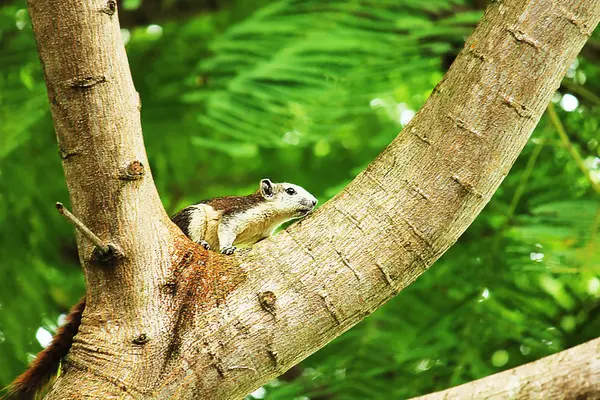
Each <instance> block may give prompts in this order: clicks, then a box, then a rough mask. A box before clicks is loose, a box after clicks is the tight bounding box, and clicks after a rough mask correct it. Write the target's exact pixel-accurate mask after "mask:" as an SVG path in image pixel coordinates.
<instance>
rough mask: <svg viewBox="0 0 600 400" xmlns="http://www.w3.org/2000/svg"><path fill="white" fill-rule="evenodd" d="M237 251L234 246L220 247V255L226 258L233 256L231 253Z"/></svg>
mask: <svg viewBox="0 0 600 400" xmlns="http://www.w3.org/2000/svg"><path fill="white" fill-rule="evenodd" d="M236 249H237V247H235V246H226V247H221V253H222V254H227V255H228V256H229V255H231V254H233V252H234V251H235V250H236Z"/></svg>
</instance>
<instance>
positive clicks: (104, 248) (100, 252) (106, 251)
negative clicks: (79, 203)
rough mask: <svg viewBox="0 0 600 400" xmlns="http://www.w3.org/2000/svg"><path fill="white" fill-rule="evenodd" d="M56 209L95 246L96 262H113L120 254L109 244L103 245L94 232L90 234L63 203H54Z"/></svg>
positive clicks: (94, 255) (94, 256)
mask: <svg viewBox="0 0 600 400" xmlns="http://www.w3.org/2000/svg"><path fill="white" fill-rule="evenodd" d="M56 209H57V210H58V212H59V213H60V214H61V215H62V216H64V217H65V218H66V219H67V221H69V222H70V223H71V224H72V225H73V226H74V227H75V228H76V229H77V230H79V232H81V234H82V235H83V236H84V237H85V238H86V239H87V240H89V241H90V242H92V243H93V244H94V246H96V248H95V249H94V254H93V258H94V260H96V261H100V262H108V261H111V260H115V259H116V258H118V257H119V255H120V254H121V252H120V251H118V249H117V248H116V246H114V245H112V244H110V243H104V242H103V241H102V239H100V238H99V237H98V236H96V234H95V233H94V232H92V231H91V230H90V229H89V228H88V227H87V226H85V225H84V224H83V222H81V221H80V220H79V218H77V217H76V216H75V215H73V213H71V211H69V210H68V209H67V208H66V207H65V206H64V204H63V203H61V202H58V201H57V202H56Z"/></svg>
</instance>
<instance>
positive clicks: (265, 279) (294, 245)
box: [29, 0, 600, 399]
mask: <svg viewBox="0 0 600 400" xmlns="http://www.w3.org/2000/svg"><path fill="white" fill-rule="evenodd" d="M29 8H30V14H31V19H32V22H33V26H34V32H35V36H36V40H37V42H38V48H39V52H40V58H41V60H42V64H43V66H44V71H45V75H46V82H47V86H48V93H49V98H50V103H51V108H52V114H53V118H54V121H55V127H56V131H57V137H58V142H59V146H60V148H61V154H62V155H63V165H64V168H65V175H66V179H67V183H68V187H69V191H70V194H71V202H72V204H73V209H74V213H75V214H76V215H78V216H79V217H80V218H81V219H82V222H83V223H84V224H85V225H86V226H88V227H90V229H92V231H94V232H96V233H97V234H98V236H99V237H100V238H101V239H102V240H103V241H106V242H110V243H115V244H117V245H118V246H119V247H120V248H121V249H122V251H123V257H122V258H121V259H120V260H119V262H118V263H116V265H112V266H110V268H109V267H108V266H107V265H102V264H101V263H98V262H95V261H94V260H93V258H92V257H91V247H90V246H91V244H90V243H87V241H82V240H79V241H78V246H79V252H80V258H81V261H82V265H83V268H84V272H85V276H86V282H87V288H88V294H87V299H88V305H87V306H86V311H85V314H84V316H83V320H82V325H81V328H80V330H79V333H78V335H77V336H76V337H75V343H74V345H73V347H72V349H71V352H70V354H69V357H68V360H67V363H66V368H65V372H64V373H63V374H62V375H61V376H60V377H59V379H58V380H57V383H56V384H55V386H54V387H53V388H52V390H51V392H50V393H49V395H48V398H50V399H60V398H80V397H81V396H82V394H81V393H86V395H88V396H92V397H98V398H108V397H110V396H117V397H119V398H136V399H137V398H173V399H175V398H179V399H189V398H207V399H236V398H240V397H243V396H244V395H245V394H246V393H248V392H250V391H252V390H254V389H255V388H257V387H259V386H261V385H262V384H264V383H265V382H267V381H269V380H270V379H272V378H273V377H275V376H277V375H279V374H281V373H283V372H284V371H286V370H287V369H289V368H290V367H291V366H293V365H294V364H296V363H297V362H298V361H300V360H302V359H303V358H305V357H306V356H308V355H309V354H311V353H312V352H314V351H316V350H318V349H319V348H320V347H322V346H324V345H325V344H326V343H327V342H329V341H330V340H332V339H333V338H334V337H336V336H338V335H340V334H341V333H342V332H344V331H345V330H347V329H349V328H350V327H351V326H353V325H354V324H356V323H357V322H358V321H360V320H361V319H362V318H364V317H365V316H367V315H368V314H370V313H371V312H372V311H374V310H375V309H376V308H377V307H379V306H380V305H381V304H383V303H384V302H385V301H387V300H388V299H390V298H391V297H392V296H394V295H395V294H396V293H397V292H398V291H399V290H401V289H402V288H404V287H406V286H407V285H409V284H410V283H411V282H413V281H414V280H415V279H416V278H417V277H418V276H419V275H420V274H421V273H423V272H424V271H426V270H427V268H429V266H430V265H431V264H432V263H433V262H434V261H435V260H437V258H439V257H440V256H441V255H442V254H443V253H444V252H445V251H446V250H447V249H448V248H449V247H450V246H451V245H452V244H453V243H454V242H455V241H456V240H457V239H458V237H459V236H460V235H461V234H462V233H463V232H464V230H465V229H466V228H467V227H468V226H469V224H470V223H471V222H472V221H473V220H474V218H475V217H476V216H477V214H478V213H479V212H480V211H481V209H482V208H483V207H484V206H485V204H486V203H487V202H488V201H489V199H490V198H491V196H492V194H493V193H494V191H495V190H496V189H497V188H498V186H499V185H500V183H501V182H502V180H503V178H504V177H505V176H506V174H507V173H508V171H509V169H510V167H511V166H512V164H513V163H514V161H515V159H516V157H517V156H518V154H519V153H520V151H521V150H522V148H523V146H524V145H525V143H526V142H527V139H528V137H529V135H530V134H531V131H532V130H533V128H534V127H535V125H536V124H537V122H538V120H539V118H540V116H541V115H542V113H543V111H544V109H545V106H546V104H547V103H548V101H549V99H550V97H551V96H552V94H553V93H554V91H555V90H556V88H557V87H558V86H559V84H560V80H561V78H562V76H563V75H564V74H565V72H566V70H567V68H568V66H569V65H570V63H571V62H572V60H573V59H574V57H575V56H576V55H577V53H578V52H579V51H580V49H581V47H582V46H583V44H584V43H585V41H586V40H587V38H588V36H589V35H590V34H591V32H592V30H593V28H594V27H595V26H596V25H597V23H598V20H599V19H600V3H599V2H597V1H594V0H560V1H559V0H530V1H525V0H503V1H501V2H500V1H497V2H493V3H492V4H491V5H490V7H489V8H488V10H487V11H486V13H485V15H484V17H483V19H482V21H481V22H480V24H479V26H478V27H477V29H476V30H475V32H474V33H473V34H472V35H471V37H470V38H469V39H468V40H467V43H466V45H465V48H464V49H463V51H462V52H461V53H460V54H459V56H458V57H457V59H456V61H455V62H454V64H453V65H452V67H451V68H450V70H449V71H448V73H447V74H446V76H445V77H444V79H443V80H442V81H441V82H440V83H439V84H438V85H437V87H436V88H435V90H434V92H433V94H432V95H431V97H430V99H429V100H428V101H427V103H426V104H425V105H424V106H423V108H422V109H421V111H420V112H419V113H418V114H417V115H416V116H415V118H414V119H413V120H412V121H411V123H410V124H409V125H408V126H407V127H406V128H405V129H404V131H403V132H402V134H401V135H399V136H398V137H397V138H396V139H395V140H394V141H393V142H392V144H390V146H388V148H387V149H386V150H385V151H384V152H383V153H381V154H380V155H379V156H378V157H377V159H376V160H375V161H373V163H372V164H371V165H369V167H368V168H367V169H366V170H365V171H363V172H362V173H361V174H360V175H359V176H358V177H357V178H356V179H355V180H354V181H353V182H352V183H351V184H350V185H348V187H346V188H345V189H344V190H342V192H341V193H339V194H338V195H337V196H336V197H335V198H334V199H333V200H331V201H330V202H328V203H327V204H326V205H324V206H323V207H322V208H321V209H319V210H318V211H317V212H316V213H314V214H313V215H312V216H311V217H309V218H308V219H306V220H305V221H302V222H299V223H297V224H295V225H294V226H293V227H292V228H290V229H287V230H286V231H284V232H282V233H281V234H279V235H277V236H276V237H274V238H271V239H268V240H265V241H263V242H261V243H259V244H258V245H256V246H255V247H253V248H252V249H251V250H250V251H246V252H242V253H240V254H239V255H238V256H235V257H226V256H221V255H219V254H216V253H213V252H206V251H204V250H203V249H202V248H201V247H199V246H197V245H195V244H193V243H191V242H190V241H189V240H187V239H186V238H185V237H183V235H182V234H181V233H180V232H179V231H178V230H176V228H175V227H174V225H172V224H171V223H170V222H169V220H168V218H167V216H166V214H165V212H164V210H163V208H162V206H161V204H160V200H159V198H158V195H157V193H156V189H155V187H154V184H153V182H152V177H151V174H150V171H149V169H147V168H146V170H145V174H142V175H141V176H138V175H139V174H131V173H128V172H127V171H129V170H136V171H137V170H139V166H144V165H146V166H147V165H148V162H147V159H146V155H145V151H144V147H143V141H142V136H141V128H140V123H139V109H138V97H137V94H136V92H135V89H134V87H133V84H132V82H131V77H130V74H129V71H128V67H127V59H126V55H125V51H124V48H123V46H122V44H121V43H120V36H119V24H118V21H117V15H116V13H117V10H116V3H115V2H114V0H108V1H105V0H93V1H90V0H69V1H59V0H30V3H29ZM390 51H393V49H390ZM131 176H136V179H130V177H131ZM127 177H129V178H127ZM266 298H268V299H269V307H265V306H264V304H263V301H262V300H261V299H266Z"/></svg>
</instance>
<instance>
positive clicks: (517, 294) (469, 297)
mask: <svg viewBox="0 0 600 400" xmlns="http://www.w3.org/2000/svg"><path fill="white" fill-rule="evenodd" d="M486 3H487V2H486V1H477V0H428V1H422V0H330V1H317V0H270V1H267V0H254V1H247V0H123V1H121V2H120V4H119V6H120V10H119V18H120V20H121V27H122V31H121V33H122V39H123V42H124V43H125V45H126V49H127V53H128V55H129V62H130V65H131V70H132V74H133V78H134V81H135V85H136V87H137V90H138V91H139V92H140V94H141V97H142V100H143V108H142V120H143V127H144V136H145V142H146V146H147V152H148V156H149V159H150V164H151V168H152V172H153V174H154V178H155V181H156V184H157V186H158V189H159V192H160V195H161V198H162V200H163V203H164V205H165V207H166V209H167V211H168V212H169V213H170V214H173V213H174V212H176V211H177V210H178V209H180V208H181V207H183V206H185V205H188V204H190V203H195V202H198V201H199V200H201V199H204V198H209V197H213V196H219V195H231V194H247V193H249V192H251V191H254V190H255V189H256V188H257V185H258V181H259V179H260V178H262V177H270V178H271V179H273V180H275V181H289V182H294V183H297V184H300V185H302V186H304V187H306V188H307V189H308V190H310V191H311V192H313V193H314V194H316V195H317V197H318V198H319V199H320V200H321V204H322V203H323V202H325V201H326V200H327V199H328V198H330V197H332V196H333V195H334V194H335V193H337V192H338V191H339V190H340V188H342V187H343V186H344V185H346V184H347V183H348V182H349V181H350V180H351V179H352V178H353V177H354V176H355V175H356V174H357V173H358V172H359V171H360V170H362V169H363V168H365V166H366V165H367V164H368V163H369V162H370V161H371V160H372V159H373V158H374V157H375V156H376V155H377V154H378V153H379V152H380V151H381V150H382V149H383V148H384V147H385V146H386V145H387V144H388V143H389V142H390V141H391V140H392V139H393V138H394V137H395V136H396V135H397V134H398V133H399V132H400V131H401V129H402V127H403V125H405V124H407V123H408V121H410V119H411V118H412V117H413V116H414V114H415V112H416V111H417V110H418V109H419V107H420V106H421V105H422V104H423V103H424V101H425V100H426V99H427V97H428V96H429V94H430V93H431V91H432V89H433V87H434V86H435V84H436V83H437V82H438V81H439V80H440V79H441V78H442V76H443V74H444V72H445V71H446V70H447V68H448V67H449V65H450V64H451V63H452V60H453V59H454V57H455V56H456V54H457V53H458V52H459V51H460V49H461V48H462V45H463V43H464V40H465V38H466V37H467V36H468V35H469V33H470V32H471V31H472V29H473V27H474V26H475V24H476V22H477V21H478V19H479V18H480V16H481V15H482V12H483V9H484V7H485V5H486ZM599 61H600V34H599V32H596V33H595V34H594V35H593V36H592V37H591V39H590V41H589V43H588V44H587V45H586V47H585V48H584V50H583V52H582V53H581V55H580V56H579V58H578V59H577V60H576V61H575V62H574V63H573V64H572V65H571V67H570V69H569V71H568V72H567V76H566V78H565V79H564V81H563V84H562V86H561V88H560V89H559V90H558V91H557V92H556V94H555V95H554V98H553V100H552V105H551V107H550V109H549V110H548V112H547V113H546V114H545V116H544V117H543V119H542V120H541V122H540V124H539V125H538V127H537V128H536V130H535V132H534V133H533V136H532V138H531V140H530V141H529V143H528V144H527V146H526V147H525V150H524V151H523V153H522V154H521V156H520V158H519V159H518V160H517V162H516V164H515V166H514V168H513V169H512V171H511V173H510V174H509V175H508V177H507V178H506V180H505V181H504V183H503V184H502V186H501V187H500V189H499V190H498V192H497V193H496V194H495V195H494V197H493V199H492V201H491V202H490V204H489V205H488V206H487V207H486V208H485V209H484V211H483V212H482V213H481V215H480V216H479V217H478V218H477V220H476V221H475V222H474V223H473V225H472V226H471V227H470V228H469V229H468V231H467V232H466V233H465V234H464V235H463V236H462V238H461V239H460V240H459V242H458V243H457V244H456V245H455V246H454V247H452V248H451V249H450V250H449V251H448V252H447V253H446V254H445V255H444V256H443V257H442V258H441V259H440V260H439V261H438V262H437V263H436V264H435V265H434V266H433V267H432V268H431V269H430V270H429V271H428V272H427V273H425V274H424V275H423V276H422V277H420V278H419V279H418V281H417V282H416V283H415V284H413V285H411V286H410V287H409V288H408V289H406V290H404V291H403V292H402V293H400V294H399V295H398V296H397V297H396V298H394V299H393V300H391V301H390V302H389V303H388V304H386V305H385V306H384V307H382V308H381V309H379V310H378V311H377V312H375V313H374V314H373V315H372V316H370V317H369V318H367V319H366V320H365V321H363V322H362V323H360V324H359V325H358V326H356V327H355V328H353V329H351V330H350V331H349V332H347V333H346V334H344V335H343V336H341V337H340V338H338V339H337V340H335V341H334V342H332V343H331V344H329V345H328V346H327V347H325V348H324V349H322V350H321V351H319V352H318V353H316V354H315V355H313V356H311V357H310V358H308V359H307V360H305V361H304V362H302V363H301V364H300V365H298V366H296V367H294V368H293V369H292V370H290V371H289V372H288V373H286V374H285V375H284V376H282V377H280V378H278V379H276V380H274V381H272V382H271V383H270V384H268V385H266V386H264V387H263V388H261V389H259V390H257V391H255V392H254V393H253V394H252V395H251V396H249V398H252V399H269V400H275V399H286V400H288V399H298V400H308V399H310V400H318V399H321V400H322V399H344V400H346V399H350V400H351V399H392V398H394V399H399V398H406V397H411V396H416V395H420V394H425V393H428V392H432V391H435V390H440V389H444V388H447V387H449V386H453V385H457V384H460V383H463V382H468V381H471V380H473V379H476V378H480V377H483V376H486V375H489V374H493V373H495V372H498V371H501V370H504V369H508V368H512V367H515V366H517V365H520V364H523V363H526V362H529V361H532V360H536V359H538V358H540V357H543V356H546V355H549V354H552V353H555V352H558V351H560V350H562V349H565V348H568V347H572V346H574V345H577V344H579V343H582V342H584V341H587V340H590V339H592V338H594V337H596V336H597V335H598V333H599V332H600V252H599V251H598V249H599V245H600V202H599V199H600V147H599V143H598V141H599V139H600V112H599V111H600V96H599V93H600V65H599ZM68 199H69V195H68V193H67V189H66V185H65V181H64V177H63V171H62V167H61V160H60V158H59V156H58V147H57V144H56V140H55V135H54V131H53V127H52V121H51V116H50V113H49V109H48V101H47V97H46V90H45V86H44V81H43V75H42V71H41V68H40V64H39V61H38V56H37V52H36V47H35V42H34V39H33V34H32V30H31V23H30V21H29V18H28V14H27V10H26V4H25V1H24V0H18V1H9V0H8V1H7V0H0V283H1V284H0V386H5V385H6V384H8V383H9V382H10V381H11V380H12V379H13V378H14V377H15V376H16V375H17V374H19V373H21V372H22V371H23V370H24V369H25V368H26V366H27V363H28V362H29V361H30V360H31V359H32V358H33V356H34V354H36V353H37V352H38V351H39V350H40V349H41V348H42V346H43V345H46V344H47V343H48V342H49V340H50V338H51V335H52V333H53V332H54V331H55V329H56V327H57V325H58V324H59V323H60V321H61V320H62V318H64V313H65V312H66V311H67V310H68V309H69V308H70V306H71V305H72V304H74V303H75V302H77V300H78V299H79V297H80V296H82V295H83V293H84V282H83V278H82V274H81V271H80V268H79V263H78V256H77V249H76V245H75V239H74V234H73V229H72V227H71V225H69V224H68V223H67V222H66V221H64V219H62V217H60V216H59V215H58V213H57V212H56V210H55V209H54V202H55V201H58V200H60V201H64V202H68Z"/></svg>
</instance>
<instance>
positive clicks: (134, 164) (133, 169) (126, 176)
mask: <svg viewBox="0 0 600 400" xmlns="http://www.w3.org/2000/svg"><path fill="white" fill-rule="evenodd" d="M145 173H146V171H145V169H144V164H142V162H141V161H138V160H134V161H131V162H128V163H127V164H125V166H124V167H123V168H122V171H121V174H120V175H119V179H121V180H124V181H137V180H139V179H142V178H143V176H144V174H145Z"/></svg>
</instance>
